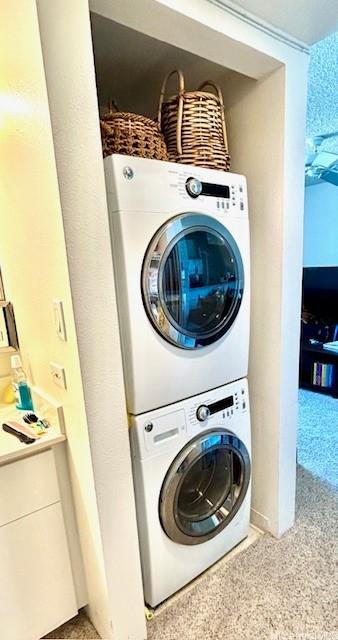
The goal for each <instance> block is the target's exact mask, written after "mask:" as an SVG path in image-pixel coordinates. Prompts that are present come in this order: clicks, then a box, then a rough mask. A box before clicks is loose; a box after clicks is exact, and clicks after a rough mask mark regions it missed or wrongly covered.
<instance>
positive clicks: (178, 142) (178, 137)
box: [157, 69, 184, 155]
mask: <svg viewBox="0 0 338 640" xmlns="http://www.w3.org/2000/svg"><path fill="white" fill-rule="evenodd" d="M175 74H176V75H177V76H178V82H179V92H178V113H177V126H176V146H177V153H178V154H179V155H182V142H181V134H182V120H183V102H184V100H183V96H184V75H183V72H182V71H181V69H174V71H170V73H168V74H167V75H166V77H165V78H164V80H163V83H162V87H161V93H160V100H159V103H158V112H157V124H158V127H159V129H160V131H161V120H162V105H163V100H164V96H165V92H166V88H167V83H168V80H169V79H170V78H171V76H173V75H175Z"/></svg>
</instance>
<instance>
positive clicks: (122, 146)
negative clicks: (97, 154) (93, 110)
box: [100, 106, 169, 160]
mask: <svg viewBox="0 0 338 640" xmlns="http://www.w3.org/2000/svg"><path fill="white" fill-rule="evenodd" d="M100 125H101V138H102V149H103V157H104V158H105V157H106V156H110V155H111V154H112V153H122V154H124V155H128V156H140V157H141V158H153V159H154V160H168V159H169V156H168V152H167V147H166V144H165V142H164V138H163V135H162V133H161V130H160V128H159V126H158V124H157V123H156V122H154V121H153V120H150V118H146V117H145V116H141V115H138V114H136V113H126V112H122V111H117V110H113V107H112V106H110V108H109V112H108V113H106V114H105V115H103V116H102V117H101V120H100Z"/></svg>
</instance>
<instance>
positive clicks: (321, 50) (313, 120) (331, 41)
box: [306, 32, 338, 153]
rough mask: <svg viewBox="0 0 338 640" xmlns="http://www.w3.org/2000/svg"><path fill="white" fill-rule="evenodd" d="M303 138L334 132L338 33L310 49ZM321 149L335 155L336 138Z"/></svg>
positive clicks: (336, 122)
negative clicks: (305, 123)
mask: <svg viewBox="0 0 338 640" xmlns="http://www.w3.org/2000/svg"><path fill="white" fill-rule="evenodd" d="M306 129H307V135H308V136H313V135H317V134H320V133H328V132H331V131H338V32H337V33H334V34H333V35H332V36H329V37H328V38H325V40H322V41H321V42H318V43H317V44H316V45H314V46H313V47H312V48H311V55H310V67H309V85H308V114H307V127H306ZM322 149H325V150H327V151H333V152H336V153H338V137H337V138H333V139H331V140H327V141H325V142H324V143H323V145H322Z"/></svg>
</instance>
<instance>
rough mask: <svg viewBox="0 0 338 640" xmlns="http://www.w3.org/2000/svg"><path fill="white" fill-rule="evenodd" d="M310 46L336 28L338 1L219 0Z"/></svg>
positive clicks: (219, 2)
mask: <svg viewBox="0 0 338 640" xmlns="http://www.w3.org/2000/svg"><path fill="white" fill-rule="evenodd" d="M217 4H223V5H224V6H228V7H230V8H235V7H238V8H240V9H242V10H244V11H246V12H248V13H250V14H251V15H254V16H256V17H257V18H260V19H261V20H263V21H264V22H267V23H269V24H271V25H272V26H274V27H275V28H276V29H278V30H280V31H283V32H284V33H286V34H288V35H290V36H292V37H293V38H295V39H296V40H299V41H301V42H304V43H306V44H308V45H312V44H314V43H315V42H318V40H322V39H323V38H325V37H326V36H328V35H329V34H331V33H334V32H335V31H337V30H338V0H235V1H234V2H230V1H229V2H228V1H227V0H218V1H217Z"/></svg>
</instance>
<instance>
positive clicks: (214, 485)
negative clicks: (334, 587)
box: [130, 380, 251, 606]
mask: <svg viewBox="0 0 338 640" xmlns="http://www.w3.org/2000/svg"><path fill="white" fill-rule="evenodd" d="M130 437H131V450H132V460H133V471H134V488H135V496H136V509H137V520H138V530H139V540H140V548H141V561H142V573H143V585H144V595H145V601H146V602H147V603H148V604H149V605H151V606H156V605H157V604H159V603H160V602H162V601H163V600H165V599H166V598H168V596H170V595H172V594H173V593H175V592H176V591H177V590H178V589H180V588H181V587H183V586H184V585H186V584H187V583H188V582H190V580H192V579H193V578H194V577H195V576H197V575H199V574H200V573H201V572H202V571H204V570H205V569H207V568H208V567H210V566H211V565H212V564H213V563H214V562H216V561H217V560H218V559H219V558H221V557H222V556H223V555H225V554H226V553H227V552H228V551H230V549H232V548H233V547H234V546H236V545H237V544H238V543H239V542H241V540H243V539H244V538H245V537H246V536H247V535H248V531H249V517H250V475H251V462H250V458H251V444H250V443H251V440H250V412H249V397H248V387H247V381H246V380H240V381H237V382H234V383H232V384H230V385H226V386H225V387H220V388H218V389H215V390H213V391H210V392H208V393H204V394H202V395H199V396H197V397H194V398H191V399H189V400H184V401H182V402H178V403H176V404H174V405H171V406H170V407H165V408H163V409H158V410H155V411H151V412H148V413H146V414H144V415H141V416H137V417H133V418H132V424H131V428H130Z"/></svg>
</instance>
